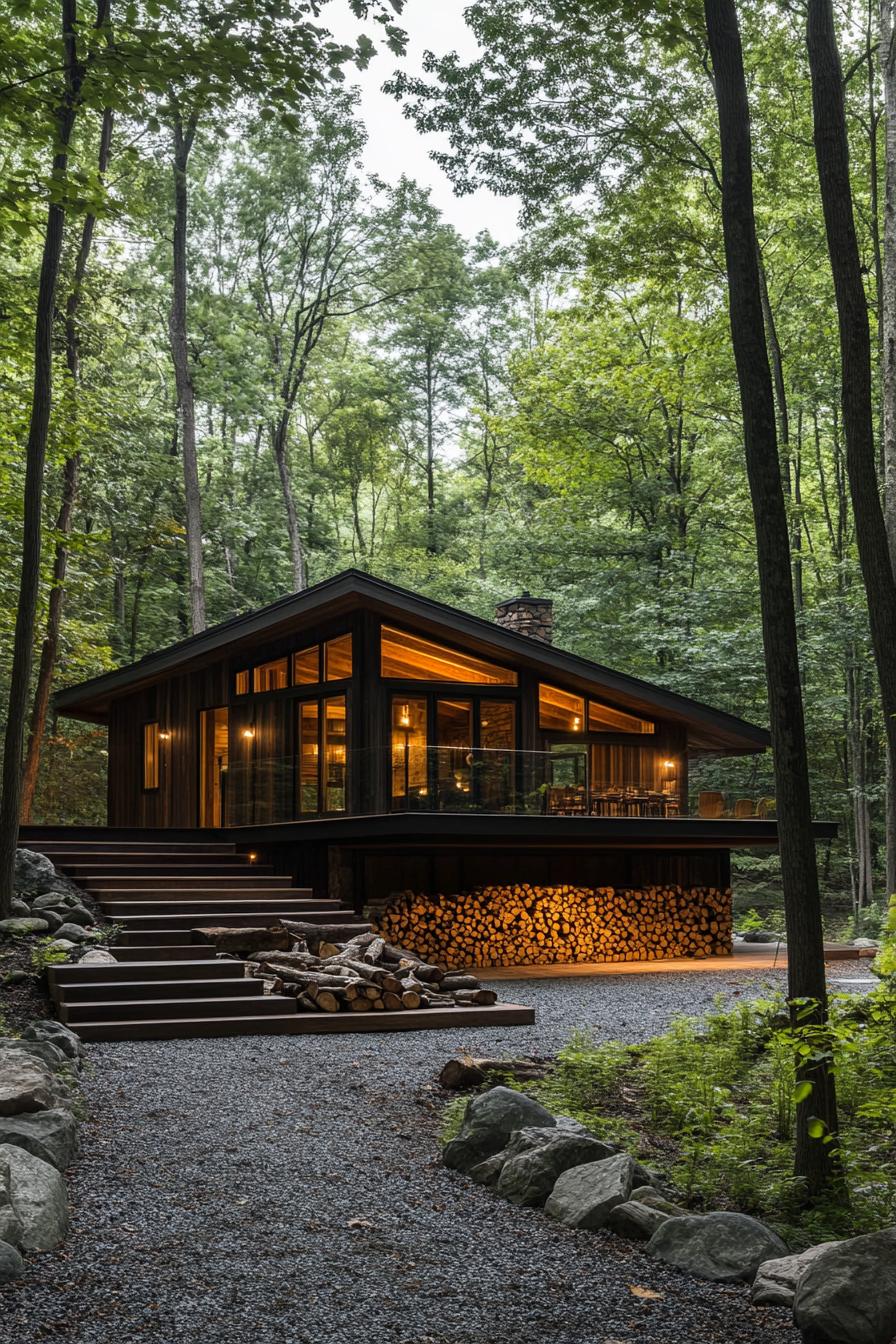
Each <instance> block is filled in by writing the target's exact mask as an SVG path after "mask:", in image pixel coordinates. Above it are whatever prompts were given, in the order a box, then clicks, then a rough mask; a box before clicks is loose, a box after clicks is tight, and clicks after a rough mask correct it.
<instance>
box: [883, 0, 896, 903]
mask: <svg viewBox="0 0 896 1344" xmlns="http://www.w3.org/2000/svg"><path fill="white" fill-rule="evenodd" d="M880 68H881V75H882V78H883V92H884V164H885V168H884V173H885V179H884V180H885V187H884V239H883V266H882V271H883V276H882V282H881V294H880V307H881V323H880V325H881V341H882V350H881V365H882V394H883V395H882V403H883V404H882V408H881V409H882V419H883V435H882V438H883V451H882V457H883V463H882V465H883V478H884V517H885V521H886V528H887V543H888V545H889V548H890V564H891V565H892V566H893V569H894V571H896V0H880ZM886 855H887V859H886V863H887V872H886V883H887V893H888V895H893V894H894V893H896V759H894V757H893V753H892V752H891V751H888V752H887V819H886Z"/></svg>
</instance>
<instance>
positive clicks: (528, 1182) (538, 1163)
mask: <svg viewBox="0 0 896 1344" xmlns="http://www.w3.org/2000/svg"><path fill="white" fill-rule="evenodd" d="M542 1132H543V1133H545V1135H546V1138H545V1141H544V1142H543V1143H539V1144H536V1145H535V1146H534V1147H533V1148H531V1149H530V1150H529V1151H528V1152H525V1153H519V1154H517V1155H514V1156H511V1157H509V1158H508V1159H507V1161H506V1162H505V1163H504V1165H503V1166H502V1168H501V1172H500V1174H499V1176H498V1180H497V1182H496V1183H495V1191H496V1193H497V1194H499V1195H500V1196H501V1198H502V1199H507V1200H509V1201H510V1203H511V1204H521V1205H526V1206H527V1207H530V1208H539V1207H540V1206H541V1205H542V1204H544V1202H545V1200H546V1199H547V1197H548V1195H549V1194H550V1193H551V1191H552V1190H553V1188H554V1185H555V1184H556V1181H557V1178H558V1177H559V1176H562V1174H563V1172H564V1171H568V1170H569V1169H570V1167H581V1166H585V1165H586V1164H588V1163H592V1162H602V1161H604V1160H605V1159H606V1158H608V1157H612V1156H613V1154H614V1150H613V1149H612V1148H610V1147H609V1146H608V1145H607V1144H606V1143H601V1141H600V1139H595V1138H593V1137H591V1136H589V1135H585V1134H576V1133H575V1132H574V1131H570V1130H563V1129H553V1130H552V1129H548V1130H546V1131H542ZM512 1141H513V1140H511V1142H512ZM505 1152H506V1149H505Z"/></svg>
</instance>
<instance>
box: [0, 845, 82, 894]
mask: <svg viewBox="0 0 896 1344" xmlns="http://www.w3.org/2000/svg"><path fill="white" fill-rule="evenodd" d="M13 890H14V891H15V894H16V895H17V896H18V898H19V900H22V901H27V902H28V903H29V905H33V904H34V902H35V901H36V900H39V899H40V897H41V896H46V895H48V894H50V893H52V894H53V895H56V896H68V895H72V896H75V897H76V898H77V899H79V900H80V895H81V893H80V888H79V887H78V886H76V885H75V883H74V882H73V881H72V880H71V878H69V877H65V876H63V874H62V873H59V872H57V871H56V869H55V868H54V866H53V863H52V860H51V859H48V858H47V856H46V854H38V853H37V852H36V851H35V850H33V849H18V850H16V867H15V877H14V880H13Z"/></svg>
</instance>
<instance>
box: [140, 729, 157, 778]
mask: <svg viewBox="0 0 896 1344" xmlns="http://www.w3.org/2000/svg"><path fill="white" fill-rule="evenodd" d="M151 728H154V729H155V752H154V756H153V765H154V770H153V776H154V778H155V783H154V784H147V782H146V778H147V769H146V767H147V751H146V748H147V730H148V729H151ZM140 734H141V736H140V742H141V755H140V778H141V792H142V793H158V792H159V790H160V789H161V787H162V724H161V721H160V720H159V719H144V720H143V723H142V725H141V730H140Z"/></svg>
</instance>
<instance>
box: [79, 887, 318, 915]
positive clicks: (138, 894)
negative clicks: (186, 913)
mask: <svg viewBox="0 0 896 1344" xmlns="http://www.w3.org/2000/svg"><path fill="white" fill-rule="evenodd" d="M95 899H96V900H97V901H98V902H99V904H100V905H101V906H102V908H103V909H104V910H105V909H107V908H110V907H112V906H118V905H134V906H141V907H143V906H146V907H149V906H155V905H158V906H162V907H163V908H165V909H167V907H168V906H172V907H174V906H187V905H190V904H194V905H195V904H198V905H200V906H201V907H202V908H203V910H205V909H207V908H208V907H209V906H212V905H224V906H227V905H230V906H245V907H246V909H248V910H252V909H254V908H255V906H256V905H259V904H262V905H296V904H297V905H298V906H299V907H300V908H302V907H314V908H321V909H326V908H327V907H328V906H331V905H338V901H334V900H333V899H332V898H331V897H325V898H324V899H323V900H322V901H320V900H315V898H314V897H313V896H312V895H311V893H310V892H308V893H304V892H303V891H302V890H301V889H300V888H296V887H287V888H286V890H285V891H273V890H266V889H265V888H264V887H260V888H252V890H250V891H234V889H233V887H227V888H226V889H225V890H224V891H191V890H186V891H102V892H98V893H97V895H96V897H95Z"/></svg>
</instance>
